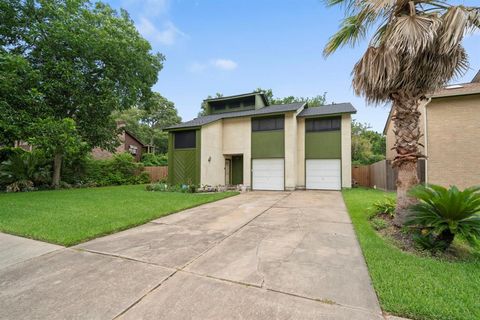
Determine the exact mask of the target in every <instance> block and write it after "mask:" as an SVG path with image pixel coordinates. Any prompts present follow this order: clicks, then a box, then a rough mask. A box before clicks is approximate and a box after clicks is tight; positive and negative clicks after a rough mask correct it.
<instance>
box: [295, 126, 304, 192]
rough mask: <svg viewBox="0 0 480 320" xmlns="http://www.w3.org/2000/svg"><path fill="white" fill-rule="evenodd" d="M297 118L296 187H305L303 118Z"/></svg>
mask: <svg viewBox="0 0 480 320" xmlns="http://www.w3.org/2000/svg"><path fill="white" fill-rule="evenodd" d="M297 119H298V120H297V188H299V189H305V118H297Z"/></svg>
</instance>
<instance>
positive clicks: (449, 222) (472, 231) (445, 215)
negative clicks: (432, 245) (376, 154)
mask: <svg viewBox="0 0 480 320" xmlns="http://www.w3.org/2000/svg"><path fill="white" fill-rule="evenodd" d="M410 195H411V196H413V197H415V198H417V199H418V200H419V202H418V203H416V204H414V205H413V206H411V207H410V215H409V217H408V220H407V222H406V225H407V226H413V227H414V228H421V229H427V230H431V232H430V234H431V237H432V238H431V239H430V238H429V239H428V240H432V241H434V242H436V243H437V244H438V246H439V247H440V248H441V249H442V250H446V249H447V248H448V247H449V246H450V244H451V243H452V242H453V240H454V238H455V236H460V237H461V238H463V239H465V240H466V241H467V242H469V243H470V244H471V245H472V246H476V245H477V244H478V241H479V240H480V187H471V188H467V189H465V190H463V191H460V190H458V188H457V187H455V186H452V187H450V188H449V189H446V188H444V187H441V186H437V185H426V186H424V185H420V186H417V187H415V188H413V189H412V190H411V191H410ZM429 237H430V236H429ZM424 240H425V239H421V240H420V241H424Z"/></svg>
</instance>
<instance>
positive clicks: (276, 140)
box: [252, 130, 285, 159]
mask: <svg viewBox="0 0 480 320" xmlns="http://www.w3.org/2000/svg"><path fill="white" fill-rule="evenodd" d="M284 156H285V130H274V131H257V132H252V159H262V158H264V159H267V158H283V157H284Z"/></svg>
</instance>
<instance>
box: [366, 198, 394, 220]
mask: <svg viewBox="0 0 480 320" xmlns="http://www.w3.org/2000/svg"><path fill="white" fill-rule="evenodd" d="M396 205H397V203H396V200H395V199H393V198H387V197H385V199H383V200H379V201H376V202H374V203H373V208H372V210H371V214H370V219H371V218H374V217H376V216H378V215H387V216H388V217H390V218H393V217H394V216H395V207H396Z"/></svg>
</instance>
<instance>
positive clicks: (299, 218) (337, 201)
mask: <svg viewBox="0 0 480 320" xmlns="http://www.w3.org/2000/svg"><path fill="white" fill-rule="evenodd" d="M55 249H57V248H55ZM0 258H1V256H0ZM0 318H1V319H27V318H28V319H114V318H120V319H169V320H172V319H356V320H362V319H365V320H371V319H382V315H381V311H380V308H379V305H378V301H377V298H376V295H375V292H374V291H373V288H372V286H371V283H370V278H369V275H368V272H367V268H366V265H365V262H364V259H363V256H362V253H361V250H360V248H359V245H358V242H357V239H356V236H355V233H354V231H353V227H352V224H351V222H350V219H349V217H348V214H347V212H346V208H345V205H344V203H343V199H342V196H341V193H339V192H321V191H318V192H316V191H298V192H250V193H246V194H242V195H239V196H236V197H233V198H228V199H225V200H221V201H218V202H215V203H211V204H207V205H203V206H200V207H197V208H193V209H190V210H186V211H183V212H181V213H177V214H174V215H170V216H168V217H164V218H161V219H158V220H155V221H152V222H150V223H147V224H145V225H143V226H140V227H137V228H133V229H130V230H127V231H123V232H120V233H117V234H114V235H110V236H106V237H103V238H99V239H96V240H93V241H90V242H87V243H84V244H81V245H79V246H76V247H72V248H65V249H57V250H54V251H52V252H50V253H46V254H43V255H40V256H36V257H33V258H31V259H27V260H24V261H20V262H18V263H14V264H9V265H6V266H3V267H2V266H1V265H0Z"/></svg>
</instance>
